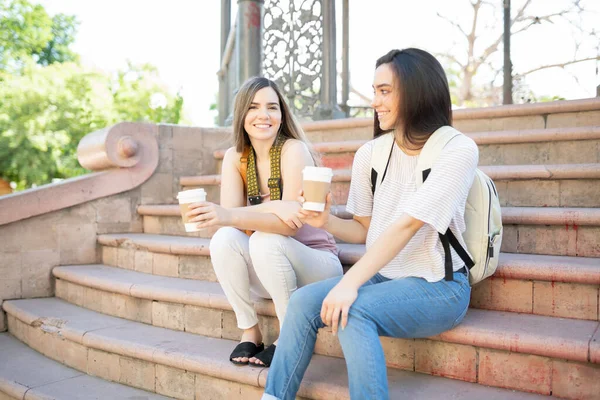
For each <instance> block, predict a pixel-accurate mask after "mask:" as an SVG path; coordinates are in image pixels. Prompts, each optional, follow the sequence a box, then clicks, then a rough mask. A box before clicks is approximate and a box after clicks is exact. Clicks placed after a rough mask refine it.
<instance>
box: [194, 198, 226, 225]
mask: <svg viewBox="0 0 600 400" xmlns="http://www.w3.org/2000/svg"><path fill="white" fill-rule="evenodd" d="M188 208H189V210H190V211H189V212H188V213H187V214H186V216H187V217H188V218H189V222H199V224H198V225H197V228H198V229H204V228H209V227H211V226H230V225H231V222H232V217H231V211H230V210H228V209H226V208H223V207H221V206H219V205H217V204H214V203H210V202H208V201H201V202H198V203H192V204H190V205H188Z"/></svg>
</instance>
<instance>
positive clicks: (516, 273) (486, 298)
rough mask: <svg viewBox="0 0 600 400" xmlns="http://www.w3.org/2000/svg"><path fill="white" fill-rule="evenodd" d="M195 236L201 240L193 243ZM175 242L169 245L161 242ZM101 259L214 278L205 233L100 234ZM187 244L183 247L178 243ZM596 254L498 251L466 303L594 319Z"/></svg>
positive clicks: (351, 259) (345, 256)
mask: <svg viewBox="0 0 600 400" xmlns="http://www.w3.org/2000/svg"><path fill="white" fill-rule="evenodd" d="M195 241H198V242H202V244H201V245H200V244H198V243H196V242H195ZM167 242H172V243H178V244H179V247H178V248H177V250H175V251H170V250H168V249H169V246H168V245H166V244H165V243H167ZM99 243H101V244H102V245H103V249H102V253H103V260H102V262H103V263H104V264H106V265H110V266H115V267H119V268H122V269H128V270H132V271H139V272H145V273H148V274H154V275H159V276H167V277H175V278H184V279H194V280H196V281H198V280H202V281H207V282H217V278H216V276H215V274H214V271H213V269H212V264H211V261H210V254H209V240H208V239H194V238H186V237H177V236H160V235H140V234H120V235H102V236H100V237H99ZM186 243H187V246H189V247H188V248H187V249H183V246H185V245H186ZM338 247H339V249H340V260H341V261H342V263H343V264H344V265H346V266H351V265H353V264H354V263H356V262H357V261H358V260H359V259H360V257H362V255H363V254H364V252H365V246H364V245H354V244H338ZM181 253H183V254H181ZM599 286H600V259H599V258H582V257H557V256H540V255H529V254H510V253H502V255H501V256H500V263H499V267H498V270H497V272H496V274H495V275H494V276H493V277H492V278H490V279H487V280H485V281H483V282H481V283H480V284H478V285H477V286H475V287H474V288H473V294H472V306H473V307H476V308H485V309H491V310H500V311H513V312H522V313H533V314H540V315H550V316H556V317H568V318H578V319H589V320H598V319H599V316H598V293H599V290H600V289H599Z"/></svg>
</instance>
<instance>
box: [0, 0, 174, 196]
mask: <svg viewBox="0 0 600 400" xmlns="http://www.w3.org/2000/svg"><path fill="white" fill-rule="evenodd" d="M77 27H78V22H77V20H76V19H75V17H74V16H68V15H64V14H57V15H55V16H53V17H51V16H50V15H48V13H47V12H46V10H45V9H44V8H43V7H42V6H40V5H35V4H32V3H31V2H30V1H28V0H0V179H4V180H7V181H9V182H15V183H16V184H17V188H18V189H25V188H28V187H30V186H31V185H40V184H45V183H50V182H52V180H53V179H56V178H69V177H73V176H77V175H80V174H82V173H85V170H84V169H83V168H81V167H80V166H79V164H78V162H77V156H76V152H77V145H78V144H79V141H80V140H81V138H82V137H83V136H85V135H86V134H88V133H90V132H93V131H95V130H98V129H101V128H104V127H106V126H110V125H112V124H115V123H117V122H120V121H133V122H142V121H143V122H153V123H159V122H164V123H174V124H176V123H179V122H180V120H181V118H182V109H183V98H182V97H181V96H180V95H179V94H177V95H176V96H173V95H171V94H169V92H168V90H167V89H166V88H165V87H164V85H163V84H162V83H161V81H160V78H159V77H158V74H157V71H156V69H155V68H154V67H152V66H150V65H141V66H136V65H132V64H129V65H128V66H127V68H125V69H124V70H123V71H119V72H117V73H116V74H114V75H113V74H107V73H105V72H100V71H96V70H92V69H89V68H85V67H83V66H81V65H79V64H78V63H77V62H78V59H79V57H78V55H77V54H76V53H75V52H73V51H72V50H71V48H70V47H71V45H72V44H73V42H74V41H75V36H76V33H77Z"/></svg>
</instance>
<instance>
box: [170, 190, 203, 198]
mask: <svg viewBox="0 0 600 400" xmlns="http://www.w3.org/2000/svg"><path fill="white" fill-rule="evenodd" d="M199 197H200V198H202V199H206V191H204V189H202V188H200V189H189V190H184V191H182V192H179V193H177V200H197V199H198V198H199Z"/></svg>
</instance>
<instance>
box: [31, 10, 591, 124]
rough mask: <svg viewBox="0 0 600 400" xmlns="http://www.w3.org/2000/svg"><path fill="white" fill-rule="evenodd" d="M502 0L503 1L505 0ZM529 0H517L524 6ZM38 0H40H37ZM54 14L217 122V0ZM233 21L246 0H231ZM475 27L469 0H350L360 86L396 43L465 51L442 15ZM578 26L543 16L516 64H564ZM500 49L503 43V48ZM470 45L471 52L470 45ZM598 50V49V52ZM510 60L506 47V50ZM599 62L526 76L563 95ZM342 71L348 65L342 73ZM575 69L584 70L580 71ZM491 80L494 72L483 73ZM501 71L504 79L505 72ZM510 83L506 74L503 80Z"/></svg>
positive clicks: (101, 54) (353, 60)
mask: <svg viewBox="0 0 600 400" xmlns="http://www.w3.org/2000/svg"><path fill="white" fill-rule="evenodd" d="M496 1H498V2H501V0H496ZM523 1H524V0H513V1H512V7H513V11H515V10H516V9H517V8H518V7H519V6H520V5H521V4H522V3H523ZM533 1H534V4H532V6H533V7H537V8H532V9H533V10H535V11H537V12H539V13H540V15H541V14H545V13H548V11H549V10H555V9H560V8H561V5H563V4H565V3H568V2H569V0H533ZM32 2H36V0H32ZM37 3H40V4H42V5H43V6H44V7H45V8H46V9H47V10H48V12H49V13H50V14H51V15H53V14H56V13H65V14H74V15H76V16H77V18H78V20H79V21H80V22H81V25H80V27H79V33H78V35H77V41H76V43H75V45H74V50H75V51H77V52H78V53H79V54H81V56H82V61H83V62H84V63H85V64H88V65H92V66H95V67H97V68H101V69H104V70H107V71H114V70H116V69H118V68H123V67H125V66H126V63H127V60H130V61H132V62H134V63H151V64H153V65H154V66H156V67H157V68H158V71H159V74H160V77H161V78H162V80H163V81H164V82H165V83H166V84H167V86H168V87H169V88H170V90H171V91H172V92H173V93H176V92H177V91H178V90H181V91H182V93H183V96H184V104H185V114H186V117H187V119H188V120H189V121H190V122H191V123H192V124H193V125H198V126H212V125H213V124H214V122H213V121H214V116H215V114H214V112H211V111H209V107H210V104H211V103H213V102H215V99H216V95H217V92H218V79H217V75H216V72H217V70H218V69H219V63H220V61H219V60H220V51H219V46H220V27H219V24H220V4H221V2H220V1H218V0H170V1H166V0H160V1H159V0H103V1H91V0H37ZM582 3H583V4H584V6H586V7H588V8H589V9H590V10H593V12H594V13H593V14H591V15H590V16H589V17H588V18H587V19H586V20H584V21H582V22H581V23H582V24H584V25H586V26H590V27H593V26H595V27H596V29H597V27H599V26H600V1H598V0H583V1H582ZM232 5H233V10H232V16H233V17H232V19H234V16H235V12H236V9H237V1H236V0H232ZM336 7H337V10H336V12H337V15H338V24H337V26H338V34H337V35H338V43H339V44H338V55H339V54H341V26H342V25H341V14H342V6H341V0H336ZM437 12H439V13H440V14H442V15H444V16H447V17H449V18H450V19H452V20H453V21H456V22H459V23H463V22H464V23H465V24H466V25H464V26H468V23H469V21H470V18H471V16H472V8H471V7H470V5H469V0H420V1H414V0H412V1H408V0H368V1H365V0H359V1H353V0H350V73H351V83H352V85H353V86H354V87H355V88H356V89H357V90H358V91H360V92H361V93H363V94H365V95H370V94H371V92H372V89H371V80H372V77H373V68H374V65H375V61H376V59H377V58H378V57H380V56H381V55H383V54H385V53H386V52H387V51H389V50H390V49H393V48H404V47H420V48H423V49H425V50H428V51H430V52H448V51H449V52H452V53H453V54H455V55H456V56H457V57H458V56H459V54H463V53H464V50H463V49H464V48H465V42H464V41H461V38H460V36H459V35H457V34H456V31H455V30H454V28H452V27H451V26H450V25H449V24H448V23H447V22H445V21H443V20H442V19H441V18H439V17H438V16H437V15H436V13H437ZM487 24H489V25H491V26H493V27H494V29H495V30H496V32H498V33H500V32H501V29H502V14H501V13H500V14H498V15H496V16H495V18H494V16H492V15H489V16H487ZM572 35H573V33H572V32H571V30H570V28H569V27H566V26H563V25H560V24H549V23H542V24H540V25H536V26H534V27H533V28H532V30H530V31H528V32H527V33H526V34H522V36H518V37H515V38H514V39H513V42H512V61H513V65H514V67H513V68H514V71H525V70H528V69H531V68H534V67H536V66H538V65H539V63H540V61H544V62H546V63H556V62H561V61H564V60H566V59H568V58H569V57H572V55H573V53H574V47H573V40H572V39H571V37H572ZM598 48H599V44H598V43H597V40H595V39H594V40H591V39H590V38H585V39H584V40H583V42H582V50H583V51H586V50H587V52H588V53H587V54H591V55H596V54H599V53H598V51H599V50H598ZM500 49H501V47H500ZM461 52H463V53H461ZM590 52H591V53H590ZM498 55H499V57H500V58H499V60H500V65H501V57H502V54H501V53H499V54H498ZM598 65H599V63H598V62H596V61H590V62H586V63H581V64H577V65H572V66H570V67H568V71H569V72H566V71H563V70H562V69H551V70H547V71H543V72H539V73H537V74H533V75H530V76H529V77H528V78H527V83H528V84H529V86H530V87H531V89H532V90H533V91H534V93H536V95H540V96H541V95H550V96H553V95H560V96H562V97H565V98H568V99H575V98H588V97H593V96H595V87H596V86H597V85H598V84H600V79H599V78H598V72H597V68H598ZM338 72H339V71H338ZM574 76H575V77H576V78H574ZM482 79H483V80H484V81H489V80H490V79H491V78H490V77H489V76H483V77H482ZM499 79H501V77H500V78H499ZM499 82H500V83H501V81H499Z"/></svg>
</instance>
